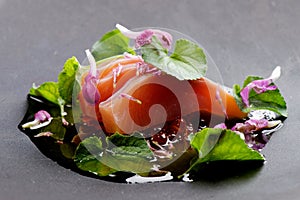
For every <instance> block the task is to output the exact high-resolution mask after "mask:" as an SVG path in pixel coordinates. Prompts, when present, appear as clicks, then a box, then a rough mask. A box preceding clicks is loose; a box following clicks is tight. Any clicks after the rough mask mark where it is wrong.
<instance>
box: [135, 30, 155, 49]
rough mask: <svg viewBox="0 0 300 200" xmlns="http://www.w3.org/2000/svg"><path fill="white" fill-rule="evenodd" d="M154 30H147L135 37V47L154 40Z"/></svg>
mask: <svg viewBox="0 0 300 200" xmlns="http://www.w3.org/2000/svg"><path fill="white" fill-rule="evenodd" d="M153 34H154V32H153V31H151V30H149V29H148V30H145V31H143V32H142V33H141V34H140V35H138V36H137V37H136V39H135V47H136V48H140V47H142V46H144V45H147V44H150V43H151V42H152V36H153Z"/></svg>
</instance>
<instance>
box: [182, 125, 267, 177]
mask: <svg viewBox="0 0 300 200" xmlns="http://www.w3.org/2000/svg"><path fill="white" fill-rule="evenodd" d="M191 146H192V148H193V149H195V150H196V151H197V152H198V157H197V158H196V159H194V162H193V163H192V165H191V167H190V168H189V169H188V171H187V172H186V173H188V172H190V171H193V172H197V171H198V170H199V169H200V168H201V165H202V164H204V163H207V162H213V161H225V160H227V161H249V160H255V161H263V160H264V157H263V155H261V154H260V153H259V152H258V151H255V150H253V149H251V148H249V147H248V146H247V144H246V143H245V141H244V140H242V139H241V138H240V136H239V135H238V134H237V133H235V132H233V131H231V130H224V129H217V128H206V129H203V130H202V131H200V132H198V133H196V134H195V135H194V137H193V138H192V140H191Z"/></svg>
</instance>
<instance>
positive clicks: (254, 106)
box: [233, 76, 288, 117]
mask: <svg viewBox="0 0 300 200" xmlns="http://www.w3.org/2000/svg"><path fill="white" fill-rule="evenodd" d="M260 79H263V78H262V77H257V76H248V77H247V78H246V79H245V81H244V83H243V88H244V87H246V86H247V85H248V84H249V83H251V82H252V81H254V80H260ZM243 88H241V87H240V86H239V85H237V84H236V85H234V86H233V93H234V96H235V99H236V102H237V103H238V105H239V107H240V109H241V110H242V111H243V112H250V111H252V110H261V109H266V110H271V111H273V112H275V113H278V114H279V115H281V116H283V117H287V114H288V113H287V106H286V102H285V100H284V97H283V96H282V95H281V93H280V91H279V89H276V90H268V91H266V92H264V93H261V94H257V93H256V92H255V91H253V90H252V91H251V92H250V94H249V102H250V107H246V106H245V105H244V103H243V101H242V97H241V95H240V92H241V91H242V89H243Z"/></svg>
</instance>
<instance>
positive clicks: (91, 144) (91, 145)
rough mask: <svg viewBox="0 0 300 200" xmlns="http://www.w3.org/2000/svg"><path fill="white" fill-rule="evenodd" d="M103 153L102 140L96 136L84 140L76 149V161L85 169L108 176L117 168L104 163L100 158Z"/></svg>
mask: <svg viewBox="0 0 300 200" xmlns="http://www.w3.org/2000/svg"><path fill="white" fill-rule="evenodd" d="M102 154H103V149H102V142H101V140H100V139H99V138H98V137H96V136H93V137H89V138H86V139H85V140H83V141H82V142H81V143H80V144H79V146H78V147H77V149H76V151H75V156H74V162H75V164H76V165H77V167H78V168H79V169H81V170H83V171H88V172H91V173H93V174H96V175H98V176H107V175H109V174H112V173H114V172H116V170H114V169H112V168H110V167H108V166H107V165H105V164H103V163H102V162H101V161H100V160H101V159H102V157H101V155H102Z"/></svg>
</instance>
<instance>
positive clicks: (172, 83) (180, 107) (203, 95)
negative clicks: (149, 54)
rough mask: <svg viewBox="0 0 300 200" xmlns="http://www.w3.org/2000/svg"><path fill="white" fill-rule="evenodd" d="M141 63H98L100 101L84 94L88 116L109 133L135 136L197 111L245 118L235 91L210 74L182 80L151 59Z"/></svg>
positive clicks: (132, 60) (122, 60)
mask: <svg viewBox="0 0 300 200" xmlns="http://www.w3.org/2000/svg"><path fill="white" fill-rule="evenodd" d="M140 64H141V59H139V58H138V57H137V56H133V57H131V58H124V57H121V58H119V59H117V60H114V61H112V62H108V63H105V64H104V65H100V66H97V69H98V74H99V75H98V77H99V80H98V81H97V89H98V91H99V93H100V102H99V103H98V104H96V105H91V104H88V103H87V102H85V101H84V98H83V97H82V94H79V101H80V105H81V108H82V111H83V114H84V115H85V116H89V117H92V118H96V119H97V120H98V121H99V122H101V123H102V124H103V125H104V128H105V131H106V132H107V133H115V132H119V133H125V134H131V133H133V132H135V131H143V130H145V129H148V128H150V127H153V126H155V125H158V124H163V123H164V122H166V121H171V120H175V119H178V118H181V117H183V116H186V115H189V114H192V113H197V112H198V113H201V112H205V113H210V114H211V115H215V116H220V117H223V118H224V119H225V118H227V119H241V118H244V117H245V116H246V113H243V112H242V111H241V110H240V109H239V107H238V105H237V103H236V101H235V99H234V97H233V96H232V95H230V94H229V93H227V92H226V91H225V90H224V89H223V88H222V87H221V86H219V85H218V84H217V83H214V82H213V81H211V80H209V79H207V78H200V79H198V80H189V81H188V80H186V81H180V80H178V79H177V78H175V77H173V76H170V75H167V74H164V73H162V74H159V72H160V71H159V70H157V69H156V68H155V67H153V66H151V65H148V64H146V63H144V64H143V65H144V66H142V68H139V66H140ZM145 66H146V68H145ZM140 72H142V73H140ZM199 120H200V118H199Z"/></svg>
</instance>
